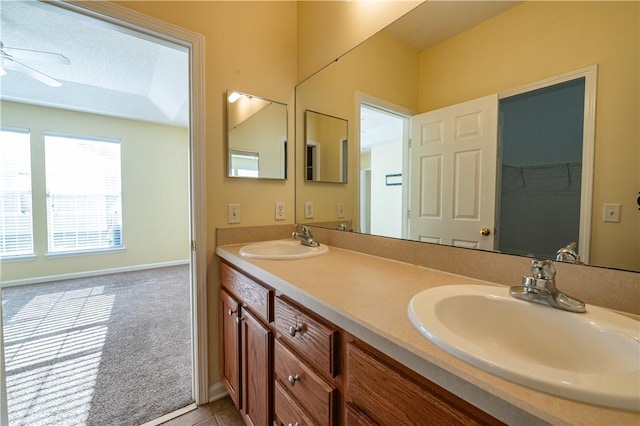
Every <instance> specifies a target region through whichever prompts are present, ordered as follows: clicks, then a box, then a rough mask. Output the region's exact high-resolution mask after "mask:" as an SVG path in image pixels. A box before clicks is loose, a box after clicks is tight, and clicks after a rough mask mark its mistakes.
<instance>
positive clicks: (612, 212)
mask: <svg viewBox="0 0 640 426" xmlns="http://www.w3.org/2000/svg"><path fill="white" fill-rule="evenodd" d="M603 210H604V211H603V213H602V221H603V222H615V223H620V204H605V205H604V209H603Z"/></svg>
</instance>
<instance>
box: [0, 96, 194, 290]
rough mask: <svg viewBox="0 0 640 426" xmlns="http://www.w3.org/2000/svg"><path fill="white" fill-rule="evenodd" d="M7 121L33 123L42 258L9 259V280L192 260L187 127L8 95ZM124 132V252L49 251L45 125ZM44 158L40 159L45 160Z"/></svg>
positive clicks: (119, 135) (109, 134) (103, 133)
mask: <svg viewBox="0 0 640 426" xmlns="http://www.w3.org/2000/svg"><path fill="white" fill-rule="evenodd" d="M1 106H2V125H3V126H9V127H19V128H27V129H30V135H31V158H32V164H33V165H34V166H33V170H32V193H33V213H34V214H33V221H34V224H33V228H34V250H35V253H36V255H37V258H36V259H35V260H25V261H20V262H5V263H2V266H1V267H2V270H1V272H2V281H4V282H6V281H13V280H25V279H34V278H38V277H49V276H55V275H63V274H74V273H81V272H86V271H93V270H103V269H112V268H121V267H127V266H138V265H149V264H157V263H164V262H176V261H186V260H188V259H189V255H190V250H189V238H190V237H189V182H188V178H187V177H188V170H189V163H188V147H189V139H188V133H187V129H186V128H180V127H172V126H163V125H158V124H151V123H143V122H139V121H132V120H123V119H119V118H111V117H104V116H99V115H94V114H85V113H78V112H71V111H64V110H59V109H53V108H44V107H36V106H31V105H25V104H18V103H13V102H2V105H1ZM44 130H48V131H55V132H61V133H68V134H72V135H80V136H89V137H91V136H94V137H104V138H114V139H120V156H121V168H122V210H123V211H122V214H123V218H122V238H123V244H124V246H125V247H126V251H125V252H114V253H108V254H94V255H84V256H69V257H45V254H46V253H47V224H46V220H47V219H46V204H45V199H46V197H45V192H46V191H45V178H44V170H43V167H42V165H44V136H43V133H42V132H43V131H44ZM37 165H40V167H38V166H37Z"/></svg>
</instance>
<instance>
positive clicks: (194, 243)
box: [191, 240, 196, 251]
mask: <svg viewBox="0 0 640 426" xmlns="http://www.w3.org/2000/svg"><path fill="white" fill-rule="evenodd" d="M191 250H193V251H196V241H195V240H191Z"/></svg>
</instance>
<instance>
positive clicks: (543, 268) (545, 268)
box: [531, 259, 556, 281]
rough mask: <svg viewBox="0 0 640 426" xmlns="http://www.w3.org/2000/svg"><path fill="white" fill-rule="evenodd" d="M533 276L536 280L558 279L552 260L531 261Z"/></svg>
mask: <svg viewBox="0 0 640 426" xmlns="http://www.w3.org/2000/svg"><path fill="white" fill-rule="evenodd" d="M531 275H532V276H533V277H534V278H538V279H543V280H550V281H552V280H554V279H555V277H556V267H555V266H553V263H552V262H551V261H550V260H541V259H533V260H531Z"/></svg>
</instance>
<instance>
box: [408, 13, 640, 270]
mask: <svg viewBox="0 0 640 426" xmlns="http://www.w3.org/2000/svg"><path fill="white" fill-rule="evenodd" d="M639 9H640V3H638V2H526V3H524V4H522V5H519V6H516V7H514V8H512V9H510V10H508V11H507V12H505V13H503V14H501V15H498V16H497V17H495V18H493V19H490V20H488V21H486V22H484V23H482V24H480V25H478V26H476V27H474V28H472V29H470V30H468V31H466V32H465V33H462V34H460V35H458V36H456V37H453V38H451V39H449V40H447V41H445V42H443V43H440V44H439V45H436V46H434V47H432V48H430V49H427V50H425V51H423V52H421V53H420V57H419V60H420V111H429V110H433V109H436V108H440V107H442V106H447V105H451V104H455V103H458V102H461V101H465V100H468V99H473V98H476V97H479V96H482V95H485V94H489V93H496V92H500V91H502V90H507V89H510V88H513V87H518V86H520V85H523V84H527V83H530V82H534V81H537V80H541V79H544V78H548V77H551V76H554V75H559V74H563V73H565V72H568V71H572V70H576V69H580V68H583V67H586V66H589V65H593V64H597V65H598V88H597V90H598V94H597V108H596V137H595V150H596V151H595V158H596V160H595V175H594V193H593V218H592V226H591V253H590V260H589V263H590V264H593V265H602V266H613V267H618V268H623V269H631V270H640V218H638V215H637V214H635V212H634V211H633V202H632V201H633V195H634V194H636V193H637V188H638V179H639V178H640V176H639V175H638V170H640V167H639V164H638V161H639V160H638V159H639V158H640V130H639V128H638V117H639V116H640V99H639V97H638V93H639V91H640V87H639V86H640V79H639V78H638V75H639V64H640V58H639V56H640V30H639V27H640V22H639V21H638V16H639V14H640V11H639ZM541 28H544V31H541V30H540V29H541ZM622 29H625V30H624V31H622ZM479 52H482V54H479ZM607 202H615V203H621V204H622V205H623V214H624V213H625V210H626V212H627V217H626V220H623V221H621V222H620V223H619V224H615V225H614V226H611V224H609V223H603V222H602V220H601V219H602V213H601V212H602V206H603V204H604V203H607Z"/></svg>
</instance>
